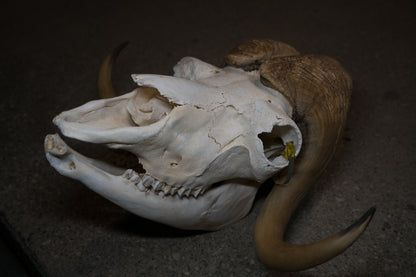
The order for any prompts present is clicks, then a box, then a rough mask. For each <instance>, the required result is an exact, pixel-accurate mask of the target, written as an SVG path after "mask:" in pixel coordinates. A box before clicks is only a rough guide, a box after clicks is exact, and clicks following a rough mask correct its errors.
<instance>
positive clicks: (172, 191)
mask: <svg viewBox="0 0 416 277" xmlns="http://www.w3.org/2000/svg"><path fill="white" fill-rule="evenodd" d="M178 189H179V188H178V187H172V189H171V190H170V194H171V195H175V193H176V192H177V191H178Z"/></svg>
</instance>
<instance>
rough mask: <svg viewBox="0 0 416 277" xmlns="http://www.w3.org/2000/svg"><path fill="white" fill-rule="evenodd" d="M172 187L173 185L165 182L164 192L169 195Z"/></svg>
mask: <svg viewBox="0 0 416 277" xmlns="http://www.w3.org/2000/svg"><path fill="white" fill-rule="evenodd" d="M171 189H172V187H171V186H169V185H167V184H165V187H164V188H163V193H164V194H165V195H169V193H170V191H171Z"/></svg>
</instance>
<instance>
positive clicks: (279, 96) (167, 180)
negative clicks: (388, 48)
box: [45, 40, 374, 270]
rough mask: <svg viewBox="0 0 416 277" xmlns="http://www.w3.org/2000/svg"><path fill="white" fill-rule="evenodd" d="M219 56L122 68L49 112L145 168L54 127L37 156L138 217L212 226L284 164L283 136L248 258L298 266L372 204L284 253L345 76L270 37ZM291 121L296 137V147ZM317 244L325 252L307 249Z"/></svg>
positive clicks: (329, 133) (339, 111)
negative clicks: (125, 83) (77, 102)
mask: <svg viewBox="0 0 416 277" xmlns="http://www.w3.org/2000/svg"><path fill="white" fill-rule="evenodd" d="M116 52H117V51H116ZM113 57H114V53H113V55H110V56H109V57H108V58H107V59H106V61H105V62H104V63H103V66H102V69H101V70H100V76H99V88H100V89H101V91H102V94H103V95H112V94H113V93H112V87H111V81H110V80H109V79H108V76H109V75H110V74H109V72H111V64H112V60H113ZM226 62H227V63H228V64H229V66H227V67H225V68H218V67H216V66H213V65H210V64H207V63H205V62H202V61H200V60H198V59H195V58H190V57H186V58H183V59H182V60H181V61H180V62H179V63H178V64H177V65H176V66H175V67H174V76H173V77H170V76H161V75H148V74H147V75H146V74H134V75H132V77H133V80H134V81H135V82H136V83H137V84H138V85H139V87H138V88H137V89H135V90H134V91H132V92H130V93H127V94H125V95H122V96H119V97H114V98H108V99H102V100H96V101H92V102H89V103H87V104H84V105H82V106H80V107H78V108H75V109H73V110H70V111H66V112H63V113H61V114H60V115H58V116H57V117H55V119H54V123H55V124H56V125H57V126H58V127H59V128H60V130H61V131H62V133H63V134H64V135H65V136H68V137H72V138H75V139H78V140H82V141H87V142H92V143H101V144H106V145H107V146H108V147H110V148H116V149H123V150H127V151H129V152H131V153H133V154H134V155H136V156H137V158H138V160H139V162H140V164H141V165H142V166H143V168H144V170H145V172H136V171H134V170H133V169H126V168H124V169H123V168H119V167H116V166H113V165H109V164H106V163H104V162H101V161H98V160H94V159H90V158H87V157H85V156H83V155H81V154H79V153H77V152H76V151H74V150H73V149H71V148H70V147H69V146H67V145H66V144H65V143H64V141H63V140H62V139H61V138H60V137H59V136H58V135H57V134H55V135H48V136H47V137H46V139H45V151H46V157H47V159H48V160H49V162H50V164H51V165H52V166H53V167H54V168H55V169H56V170H57V171H58V172H59V173H61V174H62V175H65V176H68V177H71V178H74V179H77V180H79V181H81V182H83V183H84V184H85V185H87V186H88V187H89V188H90V189H92V190H94V191H95V192H97V193H99V194H100V195H102V196H104V197H105V198H107V199H109V200H110V201H112V202H114V203H116V204H118V205H119V206H121V207H123V208H125V209H127V210H129V211H131V212H133V213H135V214H137V215H139V216H142V217H146V218H149V219H152V220H155V221H159V222H162V223H165V224H168V225H172V226H175V227H178V228H184V229H205V230H216V229H220V228H222V227H224V226H226V225H229V224H231V223H233V222H235V221H237V220H239V219H240V218H242V217H243V216H245V215H246V214H247V213H248V211H249V210H250V208H251V206H252V202H253V199H254V197H255V194H256V192H257V189H258V187H259V185H260V184H261V183H262V182H264V181H265V180H266V179H268V178H270V177H272V176H273V175H276V173H278V172H279V171H281V170H282V169H283V168H285V167H286V166H287V165H288V161H287V159H285V158H284V157H283V156H282V155H281V154H282V152H283V150H284V149H285V145H286V144H287V143H293V145H294V147H295V149H296V153H295V154H296V155H299V154H300V156H299V157H300V162H299V163H298V162H297V164H296V167H295V172H294V175H293V178H292V180H291V181H290V182H289V183H288V184H286V185H276V186H275V188H274V189H273V191H272V192H271V194H270V196H269V197H268V199H267V201H266V203H265V205H264V207H263V210H262V212H261V214H260V216H259V219H258V222H257V224H256V237H255V241H256V247H257V250H258V253H259V257H260V258H261V259H262V261H263V262H264V263H266V264H267V265H269V266H271V267H275V268H279V269H282V270H299V269H303V268H307V267H310V266H314V265H316V264H319V263H322V262H324V261H326V260H328V259H330V258H331V257H333V256H334V255H337V254H339V253H341V252H342V251H344V250H345V249H346V248H347V247H348V246H349V245H350V244H351V243H352V242H353V241H354V240H355V239H357V238H358V236H359V235H360V234H361V232H362V231H363V230H364V228H365V227H366V226H367V224H368V222H369V221H370V219H371V216H372V214H373V212H374V211H373V210H370V211H369V212H368V213H367V214H366V215H365V216H364V217H363V218H362V219H360V220H359V221H358V222H357V223H355V224H354V225H353V226H352V227H350V228H349V231H348V232H345V233H344V234H343V235H336V236H334V237H332V238H329V239H328V240H327V241H326V242H319V243H315V244H312V245H310V246H298V247H303V250H302V253H303V254H302V253H301V254H299V253H298V252H299V251H298V250H295V251H288V250H287V249H294V248H296V247H294V246H292V245H287V244H285V243H284V242H283V240H282V236H283V232H284V228H285V226H286V223H287V221H288V219H289V217H290V214H291V213H292V212H293V209H294V208H295V207H296V205H297V203H298V202H299V200H300V199H301V198H302V196H303V194H304V193H305V192H306V191H307V188H308V187H309V186H310V183H311V181H312V180H313V179H315V178H316V177H317V176H318V175H319V173H320V172H321V171H322V169H323V168H324V167H325V165H326V163H327V162H328V161H329V159H330V157H331V156H332V154H333V151H334V149H335V145H336V142H337V141H338V139H339V136H340V132H341V131H342V128H343V125H344V123H345V118H346V111H347V109H348V105H349V96H350V90H351V89H350V79H349V76H348V74H347V73H346V72H345V71H344V70H343V69H342V67H341V66H340V65H339V64H338V63H337V62H336V61H334V60H332V59H330V58H327V57H322V56H300V55H299V53H298V52H297V51H296V50H295V49H293V48H292V47H291V46H289V45H286V44H284V43H280V42H275V41H270V40H254V41H250V42H248V43H246V44H243V45H241V46H239V47H237V48H236V49H234V50H233V51H232V52H231V53H230V54H229V55H228V56H227V57H226ZM245 70H246V71H245ZM299 75H301V76H299ZM106 76H107V77H106ZM292 116H294V117H295V119H297V120H298V123H299V127H300V128H299V127H298V125H297V124H296V123H295V122H294V120H292V118H291V117H292ZM301 129H302V133H304V134H307V137H306V140H305V144H304V145H303V146H302V148H305V149H304V150H302V152H300V150H301V145H302V135H301ZM304 139H305V138H304ZM312 157H313V158H312ZM276 199H277V200H278V201H275V200H276ZM273 232H277V233H278V234H276V233H273ZM324 245H325V246H329V248H328V251H320V254H316V252H317V249H322V248H323V246H324ZM279 253H284V255H282V254H279ZM311 253H312V255H311Z"/></svg>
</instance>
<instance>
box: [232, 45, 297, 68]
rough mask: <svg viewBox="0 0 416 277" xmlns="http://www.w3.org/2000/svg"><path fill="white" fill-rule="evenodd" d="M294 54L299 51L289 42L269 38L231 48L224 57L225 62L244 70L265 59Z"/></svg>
mask: <svg viewBox="0 0 416 277" xmlns="http://www.w3.org/2000/svg"><path fill="white" fill-rule="evenodd" d="M296 55H299V52H298V51H296V49H295V48H293V47H292V46H290V45H289V44H286V43H283V42H280V41H274V40H270V39H254V40H250V41H247V42H246V43H243V44H241V45H239V46H237V47H235V48H234V49H233V50H231V52H230V53H229V54H228V55H227V56H226V57H225V62H226V63H227V64H228V65H231V66H234V67H239V68H243V69H244V70H255V69H258V68H259V66H260V65H261V64H262V63H263V62H264V61H265V60H269V59H273V58H277V57H284V56H296Z"/></svg>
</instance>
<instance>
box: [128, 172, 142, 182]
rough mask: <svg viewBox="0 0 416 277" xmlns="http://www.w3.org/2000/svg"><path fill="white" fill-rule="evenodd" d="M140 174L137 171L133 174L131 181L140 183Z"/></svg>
mask: <svg viewBox="0 0 416 277" xmlns="http://www.w3.org/2000/svg"><path fill="white" fill-rule="evenodd" d="M140 180H141V179H140V176H139V175H137V173H135V174H133V176H132V177H131V178H130V181H132V182H134V183H138V182H139V181H140Z"/></svg>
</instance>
